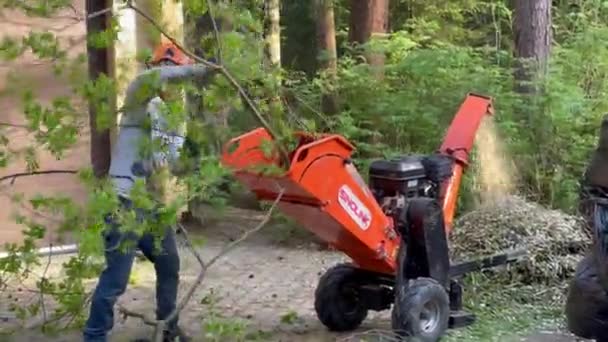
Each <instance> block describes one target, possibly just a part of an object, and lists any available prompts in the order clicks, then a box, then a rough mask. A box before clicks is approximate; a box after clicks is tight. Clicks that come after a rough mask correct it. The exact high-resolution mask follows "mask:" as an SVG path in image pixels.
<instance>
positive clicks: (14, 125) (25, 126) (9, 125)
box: [0, 122, 30, 129]
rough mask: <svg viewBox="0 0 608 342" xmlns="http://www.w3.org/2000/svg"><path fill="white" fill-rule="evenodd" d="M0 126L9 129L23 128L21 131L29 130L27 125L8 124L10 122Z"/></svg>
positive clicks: (1, 123) (0, 123) (2, 123)
mask: <svg viewBox="0 0 608 342" xmlns="http://www.w3.org/2000/svg"><path fill="white" fill-rule="evenodd" d="M0 126H2V127H11V128H23V129H29V128H30V127H29V126H28V125H23V124H13V123H10V122H0Z"/></svg>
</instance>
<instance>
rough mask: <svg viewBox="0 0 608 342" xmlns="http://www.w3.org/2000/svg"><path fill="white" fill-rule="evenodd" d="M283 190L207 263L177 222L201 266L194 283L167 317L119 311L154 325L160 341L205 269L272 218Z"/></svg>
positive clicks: (190, 296)
mask: <svg viewBox="0 0 608 342" xmlns="http://www.w3.org/2000/svg"><path fill="white" fill-rule="evenodd" d="M284 192H285V189H281V191H280V193H279V195H278V196H277V198H276V199H275V201H274V202H273V204H272V206H271V207H270V209H269V210H268V211H267V212H266V214H265V215H264V218H263V219H262V220H261V221H260V222H259V223H258V224H257V225H256V226H255V227H254V228H252V229H250V230H248V231H246V232H245V233H244V234H243V235H241V237H240V238H238V239H236V240H235V241H233V242H231V243H230V244H228V245H227V246H226V247H224V248H223V249H222V250H221V251H220V252H219V253H218V254H216V255H215V256H214V257H213V258H211V259H210V260H209V262H207V263H205V261H204V260H203V258H202V257H201V255H200V253H199V252H198V251H197V250H196V248H195V247H194V245H193V244H192V241H191V240H190V238H189V235H188V232H187V230H186V228H184V226H183V225H181V224H178V225H177V227H178V231H179V232H181V234H182V235H183V237H184V240H185V242H186V247H187V248H188V250H189V251H190V252H191V253H192V254H193V255H194V256H195V258H196V260H197V261H198V263H199V265H200V267H201V269H200V271H199V273H198V276H197V277H196V280H195V281H194V283H193V284H192V285H191V286H190V289H188V291H187V292H186V294H185V295H184V297H183V298H182V299H181V301H180V302H179V303H178V305H177V307H176V308H175V309H174V310H173V312H171V314H169V316H168V317H167V318H165V319H164V320H155V319H152V318H150V317H148V316H147V315H145V314H142V313H139V312H134V311H132V310H130V309H128V308H126V307H124V306H121V307H119V312H120V313H121V314H122V315H123V316H125V317H134V318H139V319H141V320H142V321H143V322H144V323H145V324H147V325H151V326H154V341H155V342H161V341H162V338H163V331H164V328H165V326H166V324H167V322H169V321H171V320H173V319H174V318H175V317H176V316H177V315H179V313H180V312H181V311H182V310H183V309H184V308H185V307H186V305H188V303H189V302H190V300H191V299H192V296H193V295H194V293H195V292H196V290H197V289H198V287H199V286H200V285H201V284H202V282H203V280H204V279H205V276H206V275H207V271H208V270H209V268H210V267H211V266H213V265H214V264H215V263H216V262H217V261H218V260H219V259H220V258H222V257H224V256H225V255H226V254H228V253H229V252H230V251H232V250H233V249H234V248H235V247H237V246H238V245H239V244H240V243H242V242H243V241H245V240H247V239H248V238H249V237H250V236H251V235H253V234H255V233H256V232H258V231H260V230H261V229H262V228H264V227H265V226H266V225H267V224H268V222H269V221H270V219H271V218H272V213H273V212H274V210H275V208H276V206H277V205H278V204H279V202H280V201H281V199H282V198H283V194H284Z"/></svg>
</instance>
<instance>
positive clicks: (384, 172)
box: [369, 154, 453, 215]
mask: <svg viewBox="0 0 608 342" xmlns="http://www.w3.org/2000/svg"><path fill="white" fill-rule="evenodd" d="M452 163H453V161H452V159H451V158H449V157H447V156H443V155H440V154H434V155H411V156H402V157H397V158H394V159H390V160H376V161H374V162H372V164H371V165H370V169H369V187H370V189H371V190H372V193H373V194H374V197H375V198H376V201H378V203H379V204H380V206H381V207H382V209H383V210H384V212H385V213H386V214H387V215H395V214H397V212H396V211H397V210H399V209H401V208H404V207H405V206H406V204H407V199H408V198H412V197H429V198H436V199H437V198H438V197H439V191H440V186H441V184H442V183H443V181H444V180H446V179H447V178H449V177H451V175H452Z"/></svg>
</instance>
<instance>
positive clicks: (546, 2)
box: [513, 0, 552, 94]
mask: <svg viewBox="0 0 608 342" xmlns="http://www.w3.org/2000/svg"><path fill="white" fill-rule="evenodd" d="M514 12H515V14H514V19H513V33H514V38H515V57H517V58H518V59H519V65H518V68H517V70H516V72H515V78H516V80H517V81H518V83H519V84H518V91H519V92H521V93H526V94H529V93H533V92H534V89H533V88H532V87H531V86H529V85H525V84H522V83H525V82H529V81H532V80H533V79H534V76H535V75H537V74H538V73H539V72H540V73H544V72H546V70H547V62H548V60H549V55H550V53H551V38H552V35H551V1H550V0H516V1H515V11H514Z"/></svg>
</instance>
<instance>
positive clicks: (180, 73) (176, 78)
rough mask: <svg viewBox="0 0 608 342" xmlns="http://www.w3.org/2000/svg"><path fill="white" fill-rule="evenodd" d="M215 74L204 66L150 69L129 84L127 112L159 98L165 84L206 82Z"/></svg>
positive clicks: (126, 101) (126, 98)
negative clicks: (190, 81)
mask: <svg viewBox="0 0 608 342" xmlns="http://www.w3.org/2000/svg"><path fill="white" fill-rule="evenodd" d="M212 73H213V70H212V69H209V68H208V67H206V66H204V65H202V64H194V65H175V66H162V67H155V68H151V69H148V70H146V71H144V72H142V73H140V74H139V75H137V77H136V78H135V79H134V80H133V81H132V82H131V83H130V84H129V87H128V88H127V93H126V96H125V109H126V111H130V110H136V108H138V107H139V108H141V106H145V105H146V104H147V103H148V102H149V101H150V100H152V99H153V98H154V97H156V96H158V92H159V90H160V89H161V86H162V85H163V84H165V83H179V82H183V81H188V80H203V81H206V80H208V78H209V77H210V76H211V74H212Z"/></svg>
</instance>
